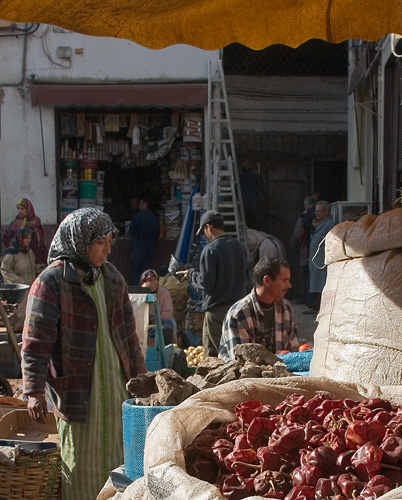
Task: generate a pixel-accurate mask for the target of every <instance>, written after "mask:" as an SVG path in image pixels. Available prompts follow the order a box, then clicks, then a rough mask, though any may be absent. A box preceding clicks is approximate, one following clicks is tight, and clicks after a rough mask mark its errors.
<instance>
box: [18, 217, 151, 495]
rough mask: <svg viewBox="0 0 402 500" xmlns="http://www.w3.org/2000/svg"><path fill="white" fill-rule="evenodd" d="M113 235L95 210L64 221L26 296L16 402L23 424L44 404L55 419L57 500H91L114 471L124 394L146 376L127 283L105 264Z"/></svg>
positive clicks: (44, 411)
mask: <svg viewBox="0 0 402 500" xmlns="http://www.w3.org/2000/svg"><path fill="white" fill-rule="evenodd" d="M115 233H116V227H115V226H114V225H113V223H112V221H111V219H110V217H109V216H108V215H107V214H105V213H103V212H101V211H99V210H97V209H95V208H82V209H79V210H76V211H74V212H72V213H71V214H69V215H68V216H67V217H66V218H65V219H64V220H63V221H62V222H61V224H60V226H59V228H58V230H57V232H56V234H55V236H54V238H53V241H52V243H51V246H50V250H49V259H48V262H49V265H48V266H47V267H46V268H45V269H44V271H42V273H41V274H40V276H38V278H37V279H36V281H35V282H34V283H33V285H32V287H31V290H30V293H29V296H28V305H27V317H26V321H25V325H24V331H23V344H22V375H23V392H24V394H26V395H27V396H28V411H29V414H30V415H31V417H32V418H35V419H38V420H39V421H40V420H43V417H44V416H46V414H47V402H48V404H50V405H51V407H52V411H53V412H54V413H55V415H56V420H57V428H58V433H59V439H60V452H61V457H62V498H63V500H77V499H80V500H94V498H96V496H97V494H98V492H99V491H100V490H101V489H102V487H103V485H104V483H105V481H106V479H107V477H108V474H109V471H111V470H113V469H114V468H116V467H117V466H119V465H121V464H122V463H123V461H124V460H123V443H122V403H123V401H124V400H126V399H127V398H128V393H127V392H126V387H125V385H126V383H127V381H128V380H130V379H131V378H132V377H135V376H137V375H138V374H139V373H145V372H146V371H147V370H146V367H145V363H144V358H143V356H142V353H141V349H140V345H139V342H138V337H137V334H136V330H135V321H134V315H133V310H132V306H131V303H130V300H129V297H128V291H127V285H126V282H125V281H124V278H123V276H122V275H121V274H120V272H119V271H118V270H117V269H116V268H115V267H114V266H113V265H112V264H111V263H110V262H107V261H106V258H107V255H108V254H109V253H110V244H111V241H112V238H113V236H114V235H115ZM45 390H46V399H45ZM46 400H47V402H46Z"/></svg>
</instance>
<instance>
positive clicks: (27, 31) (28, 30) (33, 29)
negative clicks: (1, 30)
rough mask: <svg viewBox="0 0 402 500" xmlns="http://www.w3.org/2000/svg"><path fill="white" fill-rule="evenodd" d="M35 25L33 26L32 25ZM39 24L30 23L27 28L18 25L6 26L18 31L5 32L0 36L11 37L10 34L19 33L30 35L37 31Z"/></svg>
mask: <svg viewBox="0 0 402 500" xmlns="http://www.w3.org/2000/svg"><path fill="white" fill-rule="evenodd" d="M34 26H35V27H34ZM39 26H40V24H38V23H35V24H34V23H31V24H30V27H29V28H26V29H24V28H18V27H12V28H7V29H10V30H11V31H18V33H5V34H2V35H0V38H7V37H12V36H19V35H32V34H33V33H35V32H36V31H38V29H39Z"/></svg>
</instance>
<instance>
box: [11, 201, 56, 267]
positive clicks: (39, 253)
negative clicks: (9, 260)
mask: <svg viewBox="0 0 402 500" xmlns="http://www.w3.org/2000/svg"><path fill="white" fill-rule="evenodd" d="M22 227H29V228H30V229H32V230H33V235H32V242H31V249H32V251H33V253H34V255H35V260H36V264H38V265H41V266H44V265H46V260H47V248H46V245H45V233H44V231H43V227H42V223H41V220H40V218H39V217H37V216H36V215H35V210H34V207H33V205H32V203H31V202H30V201H29V200H28V199H27V198H20V199H19V200H18V201H17V216H16V217H15V219H14V220H13V221H11V222H10V224H9V226H8V228H7V230H6V232H5V233H4V236H3V240H2V241H3V244H4V246H5V247H6V248H8V247H9V246H10V244H11V242H12V240H13V238H14V236H15V233H16V232H17V229H18V228H22Z"/></svg>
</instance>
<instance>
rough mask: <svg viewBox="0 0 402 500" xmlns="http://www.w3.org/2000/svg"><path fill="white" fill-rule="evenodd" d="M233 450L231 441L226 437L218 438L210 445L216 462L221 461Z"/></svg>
mask: <svg viewBox="0 0 402 500" xmlns="http://www.w3.org/2000/svg"><path fill="white" fill-rule="evenodd" d="M232 451H233V443H232V441H229V440H228V439H218V440H217V441H215V443H214V444H213V445H212V452H213V454H214V455H215V457H216V460H217V461H218V463H222V462H223V460H224V458H225V457H226V456H227V455H229V453H231V452H232Z"/></svg>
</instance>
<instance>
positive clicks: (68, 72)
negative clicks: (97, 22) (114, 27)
mask: <svg viewBox="0 0 402 500" xmlns="http://www.w3.org/2000/svg"><path fill="white" fill-rule="evenodd" d="M54 29H56V30H57V28H53V27H51V26H45V25H42V26H41V27H40V29H39V30H38V32H37V33H35V34H33V35H32V36H30V38H29V46H28V52H29V57H28V64H27V75H30V74H32V75H35V80H36V81H43V82H45V81H52V82H65V83H69V82H72V83H91V82H92V83H93V82H96V83H113V82H119V83H125V82H133V81H135V82H136V83H141V82H155V81H164V82H167V81H205V80H206V78H207V69H208V60H210V59H211V60H215V59H217V58H218V54H219V51H211V52H209V51H205V50H201V49H198V48H195V47H190V46H188V45H174V46H171V47H167V48H165V49H161V50H150V49H147V48H145V47H142V46H141V45H137V44H136V43H134V42H130V41H128V40H120V39H116V38H106V37H92V36H86V35H80V34H77V33H72V32H61V33H58V32H56V33H55V32H54ZM58 47H69V48H71V53H72V57H71V59H60V58H58V57H57V48H58ZM81 53H82V55H80V54H81Z"/></svg>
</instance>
